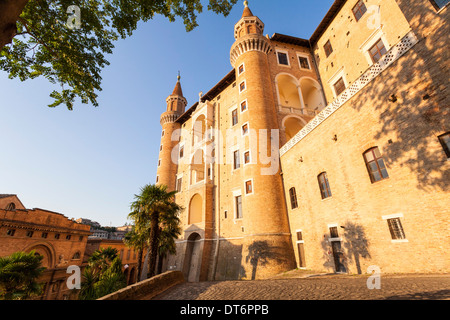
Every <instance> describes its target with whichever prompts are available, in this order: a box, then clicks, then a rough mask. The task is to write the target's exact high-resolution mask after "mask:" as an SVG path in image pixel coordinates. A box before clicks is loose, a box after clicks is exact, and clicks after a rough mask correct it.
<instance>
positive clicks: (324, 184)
mask: <svg viewBox="0 0 450 320" xmlns="http://www.w3.org/2000/svg"><path fill="white" fill-rule="evenodd" d="M318 180H319V187H320V192H321V194H322V199H326V198H330V197H331V196H332V194H331V188H330V184H329V182H328V177H327V173H326V172H323V173H321V174H320V175H319V176H318Z"/></svg>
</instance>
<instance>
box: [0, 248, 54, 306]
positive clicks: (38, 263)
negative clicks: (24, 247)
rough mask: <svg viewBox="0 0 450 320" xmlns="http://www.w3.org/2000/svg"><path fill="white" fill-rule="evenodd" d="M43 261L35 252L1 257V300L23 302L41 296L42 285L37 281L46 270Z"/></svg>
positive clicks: (16, 253)
mask: <svg viewBox="0 0 450 320" xmlns="http://www.w3.org/2000/svg"><path fill="white" fill-rule="evenodd" d="M42 259H43V256H41V255H36V254H35V251H34V250H33V251H31V252H29V253H25V252H15V253H13V254H12V255H10V256H8V257H0V299H4V300H23V299H27V298H30V297H32V296H35V295H39V294H41V292H42V284H38V283H37V282H36V280H37V279H38V278H39V277H40V276H41V274H42V273H43V272H44V270H45V268H44V267H42Z"/></svg>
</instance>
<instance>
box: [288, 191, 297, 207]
mask: <svg viewBox="0 0 450 320" xmlns="http://www.w3.org/2000/svg"><path fill="white" fill-rule="evenodd" d="M289 196H290V198H291V208H292V209H296V208H298V202H297V192H296V191H295V188H291V189H289Z"/></svg>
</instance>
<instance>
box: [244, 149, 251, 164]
mask: <svg viewBox="0 0 450 320" xmlns="http://www.w3.org/2000/svg"><path fill="white" fill-rule="evenodd" d="M249 163H250V151H247V152H246V153H244V164H249Z"/></svg>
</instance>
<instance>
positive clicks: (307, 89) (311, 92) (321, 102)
mask: <svg viewBox="0 0 450 320" xmlns="http://www.w3.org/2000/svg"><path fill="white" fill-rule="evenodd" d="M299 84H300V92H301V95H302V98H303V102H304V106H305V108H306V109H310V110H317V111H322V110H323V109H324V108H325V107H326V103H325V99H324V95H323V89H322V86H321V85H320V83H319V82H318V81H317V80H316V79H314V78H311V77H307V76H305V77H301V78H300V80H299Z"/></svg>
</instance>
